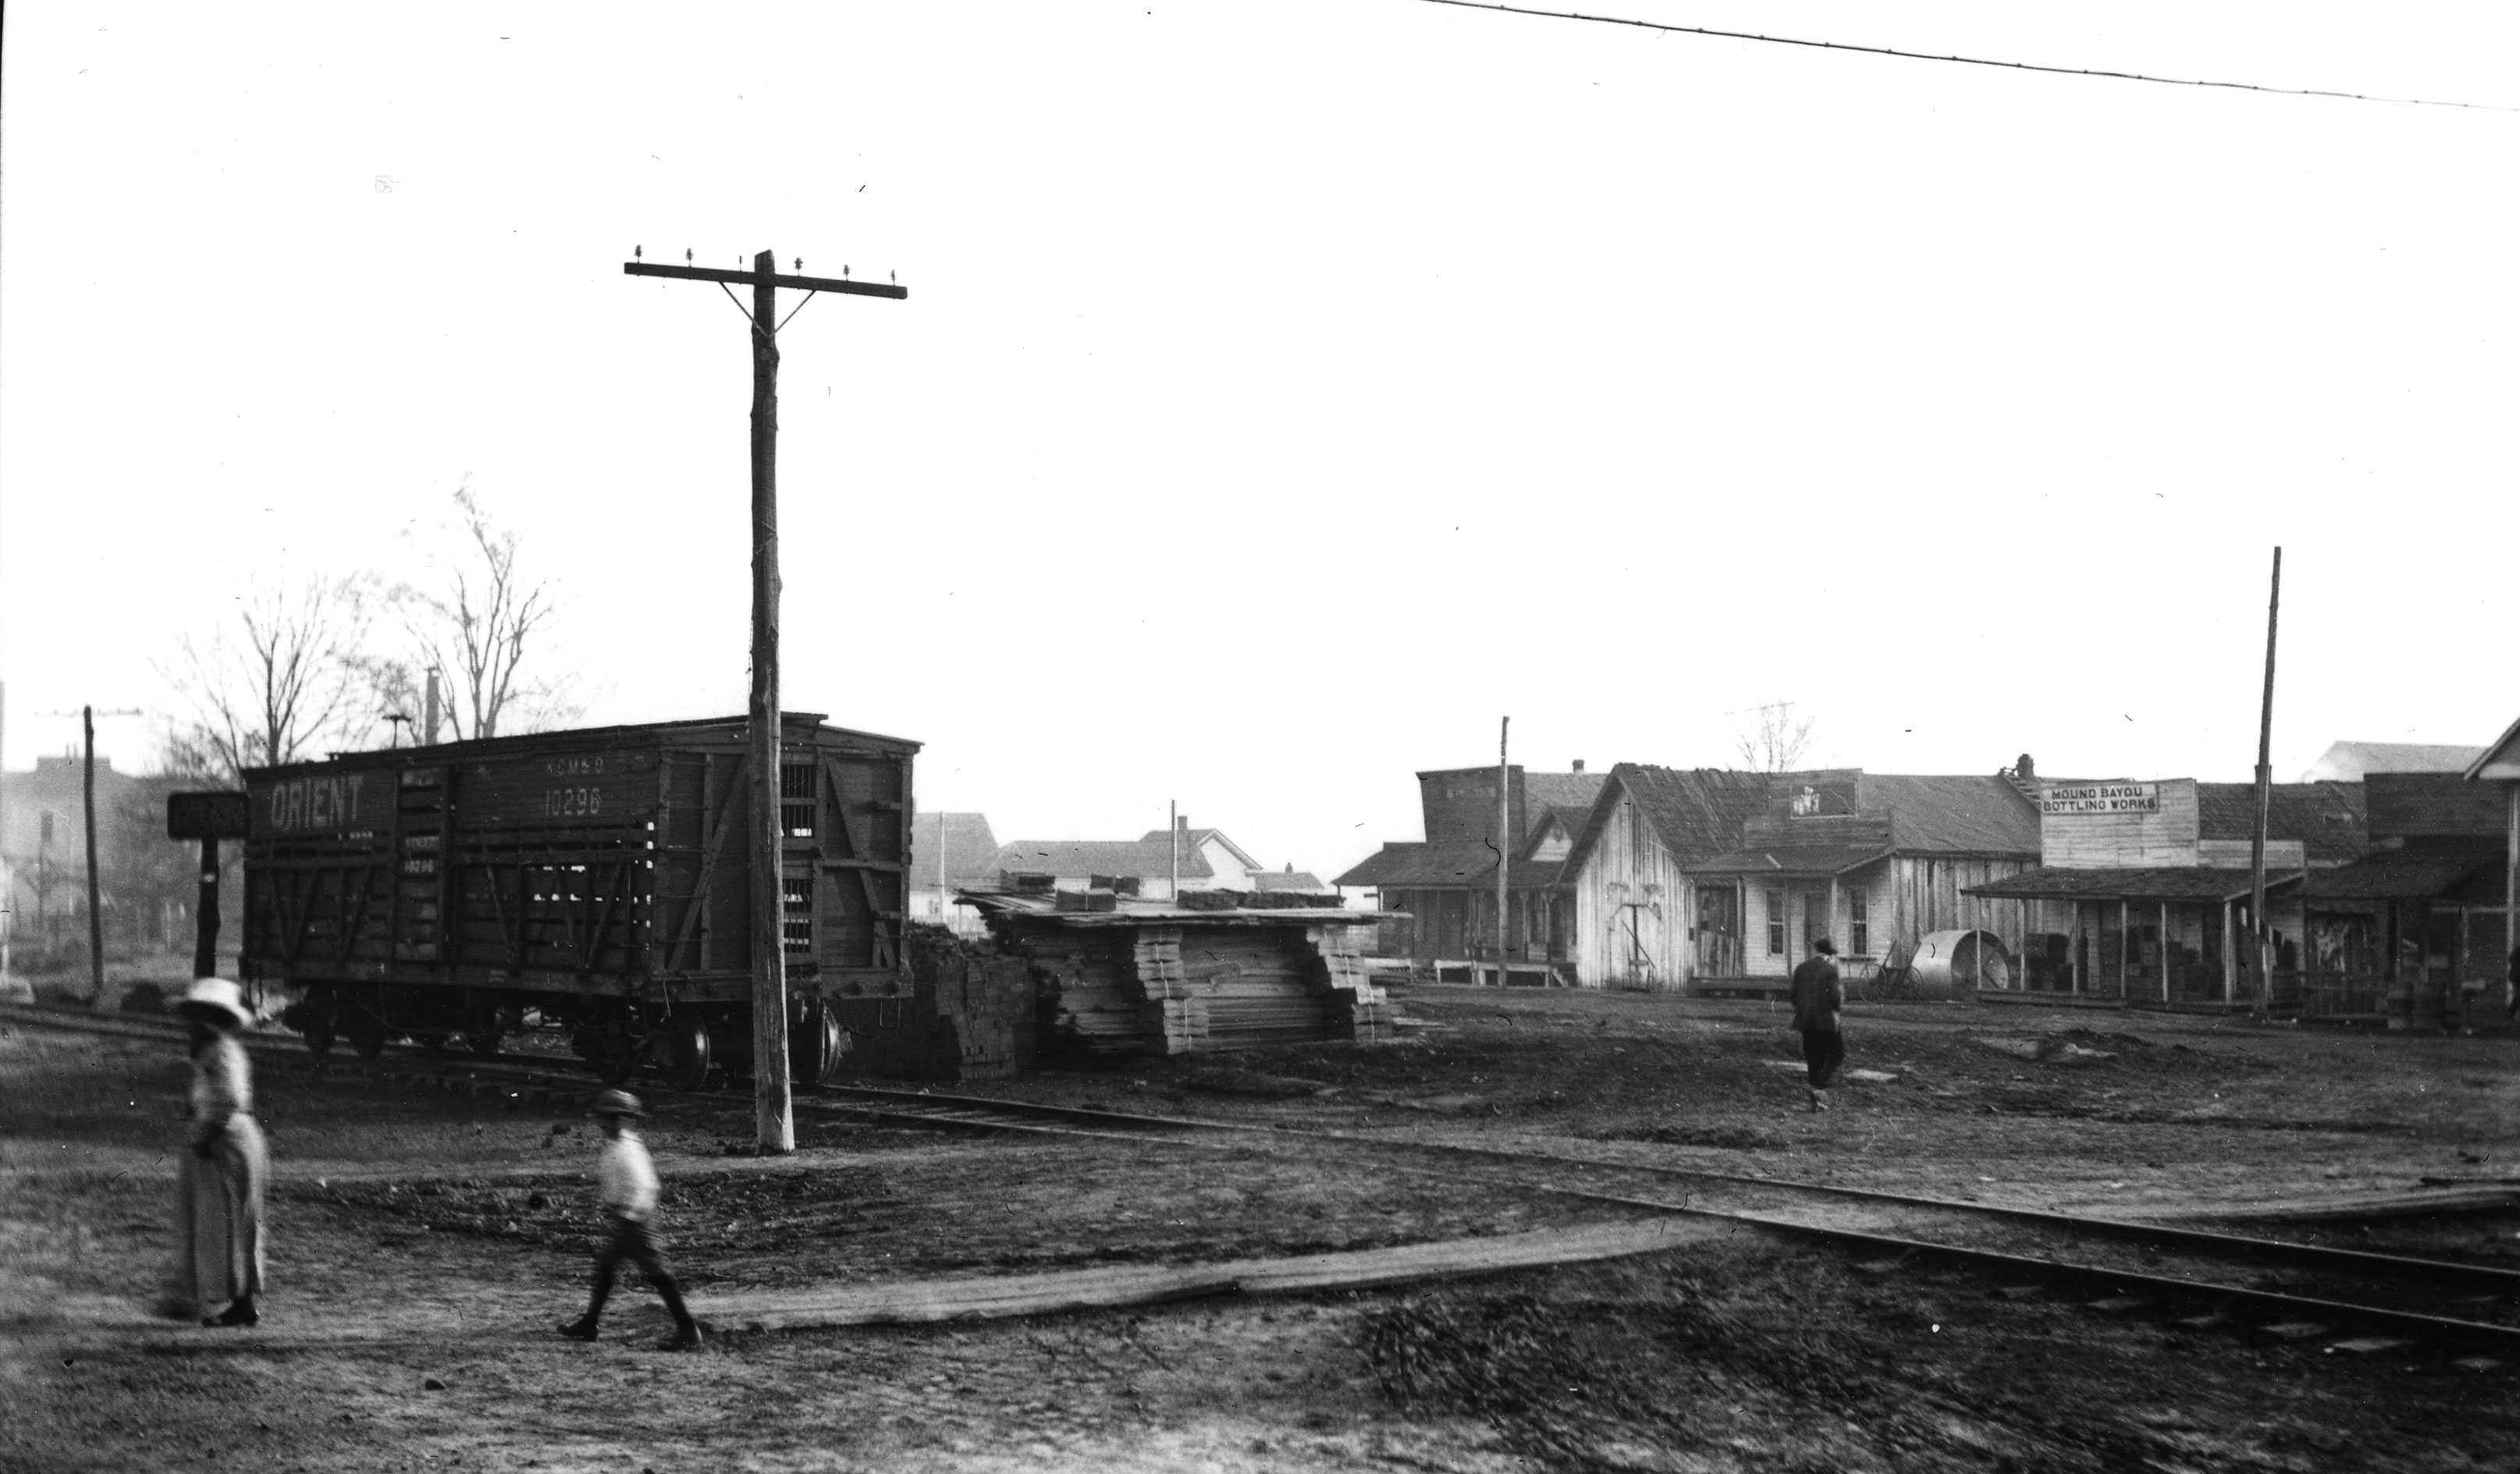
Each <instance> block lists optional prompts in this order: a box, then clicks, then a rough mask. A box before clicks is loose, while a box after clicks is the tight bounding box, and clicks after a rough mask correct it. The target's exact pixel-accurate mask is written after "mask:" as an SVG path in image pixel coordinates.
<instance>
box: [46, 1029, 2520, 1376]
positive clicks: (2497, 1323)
mask: <svg viewBox="0 0 2520 1474" xmlns="http://www.w3.org/2000/svg"><path fill="white" fill-rule="evenodd" d="M11 1022H21V1023H27V1024H33V1025H38V1026H42V1027H48V1028H55V1029H64V1030H70V1031H75V1032H84V1033H91V1034H101V1035H119V1036H123V1037H132V1038H146V1039H156V1040H170V1041H180V1040H181V1039H182V1037H183V1028H182V1026H181V1025H180V1024H177V1023H175V1022H173V1021H172V1020H163V1019H153V1018H147V1017H137V1016H119V1015H81V1014H76V1013H64V1012H60V1011H57V1010H50V1009H35V1008H26V1007H22V1006H18V1005H0V1024H5V1023H11ZM248 1047H249V1048H250V1049H251V1050H252V1051H253V1052H254V1054H255V1055H256V1056H257V1058H258V1059H259V1060H261V1061H263V1062H265V1063H266V1064H268V1065H270V1066H272V1067H274V1068H276V1070H277V1071H278V1072H279V1073H281V1074H283V1075H296V1076H304V1075H307V1074H310V1073H311V1074H314V1075H318V1076H321V1077H323V1078H326V1079H328V1080H329V1079H343V1078H346V1079H351V1080H366V1081H369V1082H373V1083H392V1084H404V1085H414V1086H418V1087H420V1088H423V1089H427V1088H432V1087H433V1088H436V1089H441V1090H451V1091H461V1092H464V1093H468V1094H474V1095H481V1094H494V1095H507V1096H511V1097H514V1098H522V1099H533V1100H537V1101H541V1100H562V1099H573V1098H576V1097H579V1096H583V1095H584V1094H586V1093H587V1091H588V1089H589V1087H590V1085H591V1083H592V1082H591V1081H590V1079H589V1077H588V1075H587V1073H586V1071H585V1070H584V1069H582V1068H575V1069H573V1068H571V1067H570V1066H569V1064H568V1062H566V1061H562V1060H554V1059H543V1058H535V1057H532V1056H524V1057H506V1058H503V1057H496V1056H491V1057H474V1056H463V1055H456V1056H442V1055H437V1054H433V1053H431V1052H429V1051H427V1050H421V1049H418V1048H407V1049H406V1048H393V1049H389V1050H388V1051H387V1052H386V1053H385V1054H383V1055H381V1056H379V1057H378V1058H376V1059H373V1060H359V1059H342V1058H339V1057H337V1056H330V1055H324V1056H319V1055H312V1054H309V1053H307V1052H306V1051H305V1050H303V1049H302V1047H297V1046H295V1045H293V1044H289V1043H283V1042H279V1041H272V1040H266V1039H257V1040H254V1041H251V1042H250V1044H249V1046H248ZM645 1088H646V1089H648V1090H649V1091H650V1093H651V1094H652V1096H653V1097H656V1098H659V1099H668V1100H670V1099H677V1098H680V1099H689V1100H694V1101H704V1100H709V1099H712V1098H713V1097H714V1098H718V1099H732V1098H734V1097H735V1096H736V1095H737V1094H738V1093H737V1092H736V1091H733V1090H730V1089H727V1088H724V1087H721V1088H719V1089H716V1090H701V1091H697V1092H683V1093H677V1092H670V1091H664V1090H659V1089H656V1088H655V1087H654V1086H652V1085H650V1086H647V1087H645ZM796 1103H797V1107H798V1109H800V1110H802V1111H807V1112H810V1113H813V1114H823V1115H837V1116H846V1117H851V1118H855V1119H859V1120H865V1121H870V1122H874V1123H877V1124H882V1125H887V1126H898V1127H911V1128H917V1129H927V1130H945V1131H973V1132H995V1133H1009V1132H1012V1133H1021V1134H1028V1135H1047V1136H1052V1137H1070V1138H1088V1139H1098V1140H1108V1139H1115V1138H1117V1139H1132V1140H1138V1141H1146V1142H1154V1143H1163V1144H1166V1145H1170V1146H1175V1147H1180V1148H1185V1149H1204V1150H1217V1149H1236V1148H1240V1149H1255V1148H1256V1149H1259V1150H1265V1151H1269V1152H1272V1153H1276V1154H1284V1155H1302V1156H1309V1157H1314V1158H1318V1157H1319V1155H1320V1154H1321V1151H1322V1149H1323V1147H1324V1146H1325V1145H1334V1146H1336V1147H1337V1148H1338V1149H1339V1150H1340V1151H1341V1152H1342V1153H1343V1154H1344V1155H1346V1156H1347V1157H1348V1158H1349V1160H1351V1161H1358V1160H1372V1161H1373V1162H1374V1163H1375V1164H1376V1165H1377V1166H1379V1167H1381V1168H1383V1169H1384V1170H1390V1171H1396V1172H1407V1173H1411V1174H1420V1175H1429V1176H1436V1177H1440V1178H1442V1179H1444V1180H1445V1181H1447V1182H1450V1183H1454V1184H1476V1185H1482V1186H1489V1187H1493V1188H1495V1189H1497V1190H1499V1191H1506V1192H1522V1193H1534V1192H1537V1193H1547V1194H1552V1195H1557V1196H1566V1197H1573V1198H1577V1199H1585V1200H1591V1201H1594V1202H1598V1203H1601V1204H1603V1205H1605V1206H1617V1207H1619V1208H1621V1209H1623V1210H1627V1211H1639V1210H1643V1211H1650V1212H1655V1213H1672V1214H1681V1215H1687V1216H1690V1217H1698V1218H1708V1219H1717V1220H1723V1221H1727V1222H1731V1223H1735V1224H1739V1225H1742V1226H1744V1227H1750V1228H1757V1229H1759V1230H1761V1231H1765V1232H1770V1233H1778V1234H1785V1235H1792V1236H1796V1237H1802V1238H1807V1239H1811V1240H1814V1241H1818V1242H1824V1243H1828V1244H1832V1245H1835V1246H1837V1247H1838V1248H1840V1249H1843V1250H1848V1251H1852V1252H1854V1253H1855V1254H1857V1255H1859V1256H1861V1258H1860V1259H1859V1266H1858V1267H1859V1268H1861V1269H1868V1270H1874V1271H1887V1270H1890V1269H1892V1268H1895V1267H1896V1266H1899V1265H1903V1264H1907V1263H1911V1262H1916V1261H1927V1262H1938V1263H1945V1264H1952V1265H1957V1266H1959V1267H1962V1268H1965V1269H1968V1270H1971V1271H1973V1272H1976V1273H1984V1274H1988V1275H1990V1276H1992V1277H1994V1278H1995V1279H1996V1280H1997V1281H1998V1287H1997V1288H1998V1293H2000V1294H2003V1295H2004V1296H2006V1297H2007V1298H2013V1299H2022V1298H2029V1297H2031V1296H2035V1295H2051V1294H2069V1295H2070V1294H2079V1295H2083V1296H2086V1297H2087V1298H2086V1300H2085V1301H2084V1303H2085V1304H2087V1305H2088V1306H2089V1307H2090V1308H2091V1309H2093V1311H2094V1312H2096V1313H2100V1314H2120V1315H2127V1314H2148V1313H2149V1314H2161V1315H2166V1316H2169V1317H2172V1318H2176V1319H2177V1320H2178V1322H2179V1323H2180V1324H2182V1325H2183V1326H2185V1327H2188V1328H2190V1329H2194V1330H2198V1331H2230V1332H2236V1333H2240V1334H2244V1335H2252V1336H2257V1337H2261V1338H2265V1339H2271V1340H2275V1341H2285V1342H2302V1343H2314V1344H2317V1343H2323V1344H2325V1345H2327V1346H2329V1347H2330V1348H2331V1349H2335V1350H2343V1351H2351V1352H2365V1353H2376V1352H2388V1351H2394V1350H2399V1349H2402V1348H2408V1347H2413V1346H2418V1345H2420V1346H2426V1347H2436V1348H2442V1349H2447V1350H2453V1351H2462V1352H2481V1353H2486V1354H2489V1356H2490V1357H2492V1358H2495V1359H2499V1360H2508V1361H2514V1362H2520V1271H2513V1270H2507V1269H2501V1268H2498V1267H2495V1266H2490V1265H2476V1264H2465V1263H2459V1262H2456V1261H2447V1260H2431V1259H2419V1258H2411V1257H2408V1256H2403V1255H2390V1254H2378V1253H2372V1252H2369V1251H2365V1250H2357V1249H2344V1248H2333V1247H2328V1246H2325V1245H2319V1244H2308V1243H2300V1242H2295V1241H2291V1240H2285V1239H2273V1238H2265V1237H2258V1236H2252V1235H2246V1234H2236V1233H2225V1232H2217V1231H2213V1230H2209V1229H2200V1228H2183V1227H2180V1226H2177V1225H2171V1224H2161V1223H2151V1222H2145V1221H2142V1220H2136V1219H2119V1218H2105V1217H2098V1216H2093V1215H2082V1214H2070V1213H2059V1212H2053V1211H2049V1210H2043V1209H2033V1208H2019V1207H2008V1206H2004V1205H2001V1204H1990V1203H1980V1202H1971V1201H1962V1200H1956V1199H1949V1198H1936V1197H1928V1196H1923V1195H1919V1194H1914V1193H1900V1192H1889V1191H1883V1190H1880V1189H1874V1188H1862V1187H1849V1186H1844V1185H1840V1184H1825V1183H1812V1182H1805V1181H1797V1180H1793V1179H1785V1178H1774V1177H1764V1176H1759V1175H1755V1174H1746V1173H1728V1172H1721V1171H1716V1170H1713V1169H1709V1168H1690V1167H1673V1166H1657V1165H1641V1164H1633V1163H1613V1162H1603V1161H1598V1160H1595V1159H1591V1158H1584V1157H1577V1156H1572V1155H1568V1154H1564V1153H1555V1152H1548V1151H1542V1150H1537V1149H1531V1148H1513V1147H1495V1146H1475V1145H1467V1144H1462V1143H1454V1142H1441V1141H1422V1140H1412V1139H1396V1138H1389V1137H1379V1136H1373V1135H1370V1134H1366V1133H1360V1132H1353V1131H1333V1130H1320V1129H1310V1128H1289V1127H1284V1126H1263V1125H1252V1124H1246V1123H1239V1122H1221V1121H1207V1120H1197V1119H1192V1118H1186V1117H1173V1116H1157V1115H1148V1114H1139V1113H1132V1112H1125V1111H1111V1110H1103V1109H1094V1108H1087V1107H1079V1106H1057V1105H1044V1104H1035V1103H1031V1102H1025V1101H1012V1100H1002V1099H993V1098H990V1097H986V1096H976V1095H962V1094H943V1093H938V1092H934V1091H909V1090H899V1089H886V1088H882V1087H875V1086H826V1087H820V1088H799V1090H798V1092H797V1094H796ZM2358 1333H2359V1334H2358ZM2497 1364H2498V1362H2497Z"/></svg>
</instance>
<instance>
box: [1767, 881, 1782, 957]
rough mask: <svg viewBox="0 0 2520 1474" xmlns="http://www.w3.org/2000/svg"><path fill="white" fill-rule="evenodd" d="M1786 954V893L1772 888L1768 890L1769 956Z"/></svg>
mask: <svg viewBox="0 0 2520 1474" xmlns="http://www.w3.org/2000/svg"><path fill="white" fill-rule="evenodd" d="M1784 955H1785V893H1784V892H1783V891H1780V890H1772V891H1770V892H1768V956H1770V957H1772V958H1780V957H1783V956H1784Z"/></svg>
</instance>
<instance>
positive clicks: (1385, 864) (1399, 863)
mask: <svg viewBox="0 0 2520 1474" xmlns="http://www.w3.org/2000/svg"><path fill="white" fill-rule="evenodd" d="M1561 871H1562V867H1561V865H1560V864H1559V862H1557V861H1554V860H1517V861H1515V862H1514V863H1513V867H1512V868H1511V869H1510V870H1508V871H1507V872H1506V884H1507V885H1508V886H1509V887H1512V888H1514V889H1530V888H1532V887H1536V886H1547V885H1554V884H1556V883H1557V881H1558V879H1559V876H1560V874H1561ZM1331 883H1332V884H1334V885H1372V886H1378V887H1380V888H1382V889H1384V890H1397V889H1409V888H1414V889H1440V888H1444V887H1449V886H1468V887H1477V886H1482V885H1494V884H1496V851H1494V850H1492V849H1490V848H1488V847H1487V845H1486V844H1485V843H1483V842H1481V841H1479V840H1476V839H1451V840H1443V841H1440V842H1436V843H1431V844H1427V843H1419V844H1386V845H1384V846H1383V847H1382V848H1381V849H1379V850H1377V851H1375V852H1374V853H1373V854H1371V855H1368V856H1367V857H1365V859H1364V860H1362V861H1360V862H1358V863H1357V865H1356V866H1355V867H1354V868H1353V869H1351V870H1349V871H1347V873H1345V874H1343V875H1341V876H1339V877H1338V878H1337V879H1336V880H1334V881H1332V882H1331Z"/></svg>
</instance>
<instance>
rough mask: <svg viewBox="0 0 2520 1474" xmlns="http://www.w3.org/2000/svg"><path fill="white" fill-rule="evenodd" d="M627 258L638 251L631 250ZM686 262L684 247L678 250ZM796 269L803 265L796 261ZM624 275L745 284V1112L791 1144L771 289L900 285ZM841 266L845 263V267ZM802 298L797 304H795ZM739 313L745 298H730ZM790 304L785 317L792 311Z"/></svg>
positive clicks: (882, 292) (683, 271)
mask: <svg viewBox="0 0 2520 1474" xmlns="http://www.w3.org/2000/svg"><path fill="white" fill-rule="evenodd" d="M632 254H633V255H634V256H636V255H638V254H639V252H637V251H635V250H634V251H633V252H632ZM684 255H685V257H686V259H688V258H689V256H690V252H688V251H686V252H685V253H684ZM796 264H797V268H798V269H799V270H802V269H803V267H804V262H803V261H801V260H799V261H798V262H797V263H796ZM621 270H622V272H623V274H625V275H628V276H634V277H670V278H672V279H674V280H676V281H684V282H714V283H716V284H717V287H718V290H721V291H726V294H727V298H728V300H730V301H735V293H734V292H733V291H729V290H727V289H728V288H729V287H730V286H745V287H750V288H751V289H752V310H751V311H749V312H746V313H745V314H744V316H745V317H746V318H747V319H749V320H750V322H751V324H752V709H751V713H750V718H749V720H750V727H751V734H750V736H751V740H750V742H749V743H748V744H747V745H748V746H749V747H750V749H751V761H752V834H753V842H752V865H751V871H752V1114H753V1139H754V1142H755V1144H756V1145H757V1146H758V1147H759V1148H760V1149H761V1150H763V1151H775V1152H789V1151H794V1150H795V1149H796V1114H795V1106H794V1103H793V1101H792V1099H791V1097H790V1094H789V1091H788V1084H787V942H786V937H785V934H784V929H783V926H782V921H783V916H782V915H781V908H782V905H783V903H784V901H785V894H784V892H785V889H786V887H785V886H784V884H783V883H782V882H783V880H784V879H785V876H786V871H787V865H786V858H785V857H786V852H787V835H786V832H785V829H784V826H782V825H781V823H780V815H779V717H780V713H779V330H780V329H781V328H783V327H786V326H787V324H786V322H785V321H783V320H782V319H781V318H780V317H779V315H778V309H779V300H778V298H779V289H780V288H782V287H787V288H793V289H796V290H802V291H804V292H805V293H806V300H807V301H811V300H812V299H813V296H812V294H813V293H814V292H817V291H831V292H837V293H840V294H842V295H848V296H879V297H891V298H893V299H895V300H899V299H901V298H903V297H907V296H909V295H910V292H909V290H907V289H905V288H901V287H897V286H889V285H878V284H877V283H873V282H852V281H849V280H848V279H847V278H846V277H845V276H843V277H841V278H840V279H839V280H836V281H834V280H832V279H831V278H828V277H807V276H781V275H779V261H778V257H777V255H776V254H775V253H774V252H771V251H766V250H765V251H762V252H761V253H759V254H758V255H756V256H754V257H753V258H752V269H751V270H750V271H716V270H712V269H710V268H707V267H702V266H655V265H650V264H649V263H648V262H646V261H645V260H629V261H624V262H622V263H621ZM843 270H844V271H845V268H843ZM804 305H805V304H804V302H798V303H797V304H796V306H797V307H799V308H801V307H803V306H804ZM736 307H737V310H739V311H742V307H743V304H742V302H741V301H736ZM794 315H795V310H794V309H790V310H789V313H788V316H790V317H793V316H794Z"/></svg>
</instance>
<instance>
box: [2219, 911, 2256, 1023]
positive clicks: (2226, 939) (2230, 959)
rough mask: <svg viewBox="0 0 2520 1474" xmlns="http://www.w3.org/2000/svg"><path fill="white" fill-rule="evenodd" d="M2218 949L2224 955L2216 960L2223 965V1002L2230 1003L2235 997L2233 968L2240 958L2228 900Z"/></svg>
mask: <svg viewBox="0 0 2520 1474" xmlns="http://www.w3.org/2000/svg"><path fill="white" fill-rule="evenodd" d="M2252 919H2254V918H2252ZM2218 950H2219V951H2220V952H2221V953H2222V956H2221V957H2219V958H2217V959H2215V960H2216V961H2218V962H2220V963H2221V964H2222V967H2223V1002H2225V1003H2227V1004H2228V1003H2229V1002H2230V1001H2231V999H2232V997H2233V989H2232V977H2231V970H2232V968H2234V967H2235V966H2237V965H2238V964H2239V960H2240V958H2239V949H2238V948H2236V947H2233V946H2232V945H2231V903H2230V902H2228V901H2226V902H2224V903H2223V945H2222V946H2221V948H2219V949H2218Z"/></svg>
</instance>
